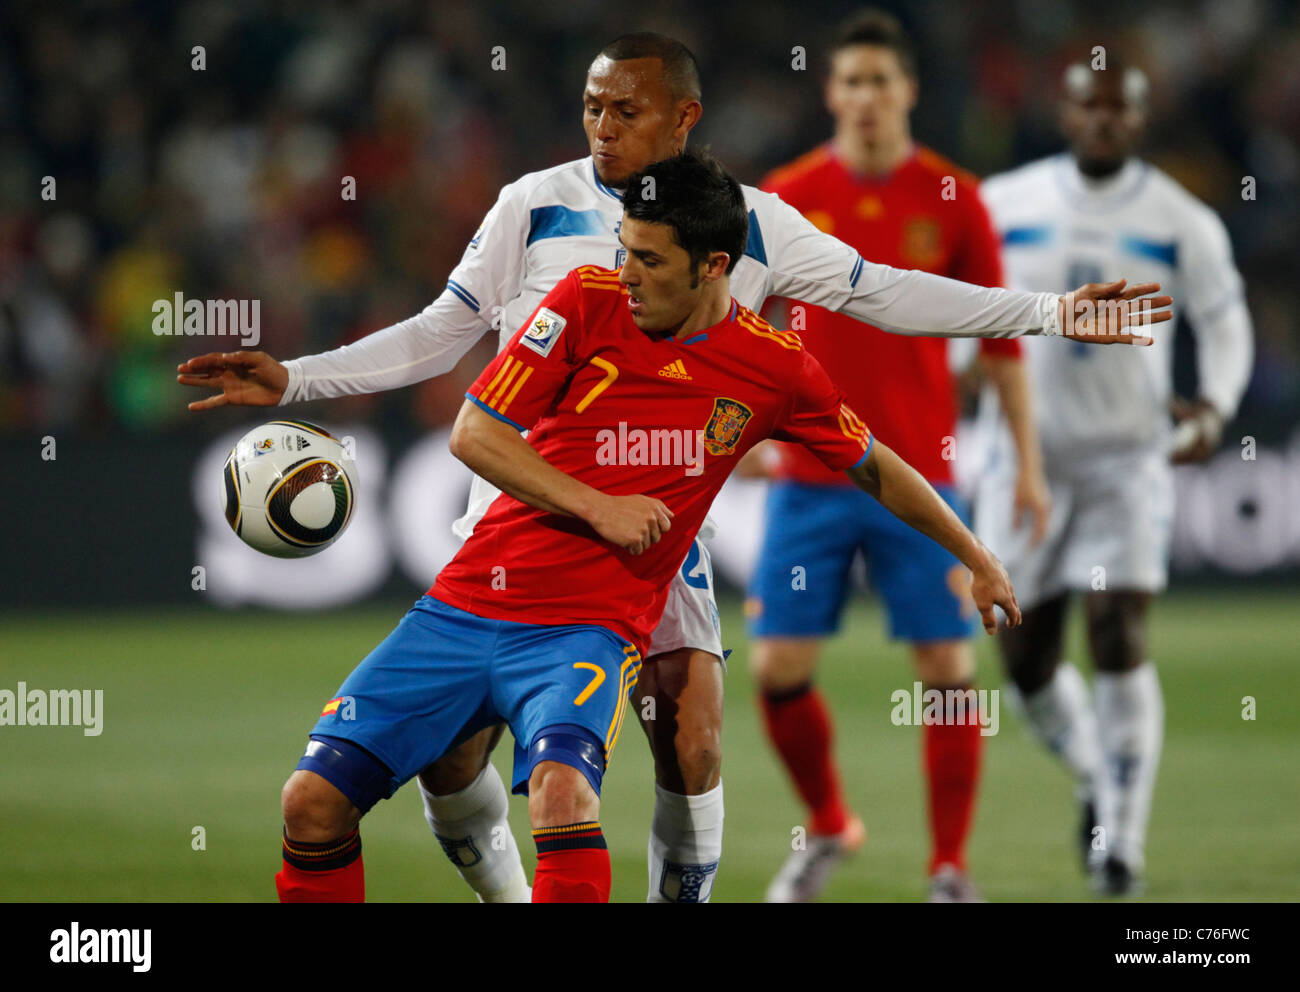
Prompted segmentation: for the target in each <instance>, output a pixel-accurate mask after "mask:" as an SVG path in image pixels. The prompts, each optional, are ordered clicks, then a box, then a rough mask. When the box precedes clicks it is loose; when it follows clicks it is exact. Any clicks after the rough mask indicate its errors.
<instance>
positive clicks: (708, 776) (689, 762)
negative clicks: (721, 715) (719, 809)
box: [656, 724, 722, 796]
mask: <svg viewBox="0 0 1300 992" xmlns="http://www.w3.org/2000/svg"><path fill="white" fill-rule="evenodd" d="M656 757H657V755H656ZM672 759H673V762H674V765H675V771H676V772H677V777H678V779H679V780H680V782H681V784H682V787H683V790H684V793H685V795H688V796H698V795H701V794H702V793H705V792H708V791H709V790H710V789H712V788H714V787H716V786H717V784H718V779H719V778H720V777H721V775H722V728H721V727H719V726H716V725H712V724H707V725H706V724H699V725H696V726H692V727H682V728H680V729H679V730H678V732H677V739H676V740H675V741H674V746H673V754H672Z"/></svg>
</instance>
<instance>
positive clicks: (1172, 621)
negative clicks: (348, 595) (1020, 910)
mask: <svg viewBox="0 0 1300 992" xmlns="http://www.w3.org/2000/svg"><path fill="white" fill-rule="evenodd" d="M406 605H409V604H400V603H399V604H394V605H391V606H385V607H367V608H364V609H354V610H346V611H338V612H333V613H328V614H323V615H285V614H271V613H263V612H256V611H245V612H235V613H224V612H218V611H213V610H201V609H194V610H187V611H168V612H158V611H140V612H121V613H104V614H91V615H86V614H77V615H75V616H73V615H70V614H40V615H37V614H12V613H11V614H9V615H7V616H5V617H4V618H3V620H0V659H2V660H3V664H2V665H0V671H2V672H3V677H0V689H9V690H11V691H12V690H15V689H16V687H17V683H18V682H19V681H25V682H26V683H27V685H28V687H29V688H42V689H54V688H65V689H66V688H92V689H94V688H99V689H103V690H104V703H103V706H104V716H103V721H104V722H103V732H102V734H101V735H100V736H98V737H87V736H85V735H84V734H83V732H82V729H81V728H80V727H14V726H5V727H0V745H2V746H0V853H2V854H3V859H4V863H5V871H4V872H3V873H0V900H2V901H47V900H49V901H74V902H112V901H154V900H158V901H173V900H175V901H195V902H207V901H273V900H274V898H275V887H274V883H273V880H272V876H273V875H274V873H275V872H276V871H277V870H278V868H279V863H280V859H279V849H280V842H279V836H280V813H279V793H280V786H281V784H282V783H283V782H284V780H285V778H286V777H287V776H288V774H289V772H290V771H291V770H292V769H293V767H294V765H295V763H296V762H297V759H298V756H299V755H300V754H301V753H302V748H303V744H304V740H305V735H306V733H307V731H308V729H309V728H310V727H311V726H312V724H313V722H314V721H315V717H316V714H317V713H319V712H320V707H321V705H322V703H323V702H324V701H325V700H327V699H329V698H330V697H331V695H332V694H333V692H334V690H335V689H336V688H337V686H338V685H339V683H340V682H341V681H342V680H343V677H344V676H345V675H346V674H347V673H348V672H349V671H350V670H351V668H352V667H353V666H354V665H355V664H356V663H357V662H358V661H359V660H360V659H361V658H362V657H364V656H365V654H366V653H367V652H368V651H369V650H370V648H372V647H373V646H374V645H375V644H376V643H377V642H378V641H379V640H380V639H381V638H383V637H384V636H385V635H386V634H387V633H388V632H389V631H390V630H391V629H392V627H393V626H394V625H395V624H396V622H397V620H398V619H399V618H400V616H401V614H402V612H403V611H404V609H405V607H406ZM1294 608H1295V598H1294V595H1293V594H1287V593H1286V592H1258V591H1252V592H1235V593H1229V594H1222V593H1220V594H1213V595H1212V594H1207V593H1196V594H1181V595H1180V594H1175V595H1170V596H1167V597H1165V598H1163V599H1161V600H1159V601H1158V602H1157V604H1156V607H1155V610H1154V615H1153V626H1152V636H1151V647H1152V652H1153V657H1154V658H1155V659H1156V660H1157V663H1158V664H1159V666H1160V676H1161V680H1162V682H1163V685H1164V691H1165V698H1166V710H1167V715H1166V727H1167V732H1166V741H1165V750H1164V759H1163V763H1162V765H1161V769H1160V778H1159V782H1158V784H1157V789H1156V796H1155V803H1154V811H1153V814H1152V823H1151V831H1150V841H1149V844H1148V866H1147V873H1148V879H1147V880H1148V891H1147V895H1146V898H1148V899H1152V900H1158V901H1165V900H1207V901H1255V900H1294V899H1295V898H1296V896H1297V891H1296V888H1295V871H1294V869H1295V865H1296V863H1297V847H1298V844H1297V841H1296V833H1295V824H1296V823H1297V821H1300V790H1297V788H1296V775H1295V756H1296V753H1297V743H1300V713H1298V712H1297V709H1296V707H1295V705H1294V690H1295V685H1296V668H1295V665H1296V661H1297V651H1296V647H1295V644H1296V643H1297V642H1296V637H1295V634H1296V629H1295V627H1296V625H1295V621H1294ZM723 630H724V633H725V634H726V635H727V636H726V638H725V642H726V643H727V644H728V646H730V647H734V648H735V649H736V650H735V653H734V654H733V655H732V656H731V661H730V674H729V675H728V676H727V694H728V696H727V709H726V720H725V731H724V735H723V740H724V759H723V781H724V784H725V788H726V801H727V819H726V840H725V848H724V853H723V860H722V866H721V869H720V873H719V876H718V880H717V884H716V886H715V889H714V898H715V901H717V902H726V901H756V900H759V899H761V898H762V894H763V891H764V888H765V886H766V884H767V881H768V879H769V878H770V876H771V874H772V873H773V872H774V871H775V870H776V869H777V867H778V866H779V865H780V863H781V861H782V858H783V857H784V854H785V852H786V851H788V850H789V844H790V838H791V831H792V829H793V828H794V827H795V826H797V825H798V824H799V823H800V822H801V818H802V811H801V809H800V807H799V806H798V804H797V802H796V800H795V798H794V796H793V793H792V791H791V789H790V787H789V786H788V784H787V782H786V780H785V777H784V774H783V772H782V770H781V769H780V768H779V767H778V765H777V764H776V761H775V759H774V757H773V755H772V753H771V751H770V749H769V747H768V745H767V742H766V740H765V739H764V738H763V736H762V734H761V730H760V728H759V725H758V715H757V711H756V708H755V705H754V693H753V689H752V685H751V682H750V679H749V674H748V670H747V664H746V657H745V655H746V645H745V643H744V637H743V630H744V628H743V625H742V623H741V621H740V616H739V604H738V603H736V602H727V603H724V604H723ZM1069 644H1070V647H1069V654H1068V656H1069V657H1070V658H1072V659H1074V660H1076V662H1080V661H1082V660H1083V659H1084V658H1085V652H1084V650H1083V645H1082V636H1081V631H1080V629H1079V625H1078V624H1077V623H1076V624H1075V625H1074V626H1073V627H1072V629H1071V636H1070V642H1069ZM979 654H980V679H981V682H980V684H981V685H983V686H985V687H988V688H992V687H995V686H997V685H998V684H999V683H1000V673H999V670H998V667H997V664H996V658H995V655H994V652H993V650H992V645H991V644H990V643H989V642H988V640H987V639H986V638H984V637H983V635H981V637H980V641H979ZM1085 670H1086V667H1085ZM819 681H820V685H821V686H822V687H823V690H824V691H825V693H826V695H827V697H828V699H829V700H830V702H831V705H832V708H833V712H834V716H835V726H836V734H837V741H836V750H837V754H838V756H839V759H840V763H841V767H842V770H843V775H844V780H845V787H846V790H847V793H848V796H849V798H850V801H851V803H852V804H853V805H854V807H855V808H856V809H857V811H858V812H859V813H860V814H861V815H862V816H863V818H864V819H865V821H866V823H867V828H868V831H869V839H868V842H867V846H866V848H865V849H864V850H863V852H862V853H861V854H860V855H859V856H858V857H857V858H856V859H854V860H852V861H849V862H847V863H846V864H845V865H844V866H843V868H842V869H841V870H840V872H839V873H838V874H837V875H836V876H835V878H834V880H833V881H832V883H831V885H830V886H829V888H828V890H827V892H826V894H825V897H824V898H825V899H827V900H832V901H835V900H839V901H886V902H889V901H908V900H918V899H922V898H924V895H925V882H924V878H923V872H924V868H925V862H926V857H927V852H928V843H929V840H928V831H927V828H926V823H925V813H924V807H923V791H922V789H923V786H922V778H921V764H920V754H919V744H920V737H919V732H918V730H917V728H915V727H896V726H894V725H893V724H891V722H890V720H889V713H890V709H891V704H890V693H892V692H893V691H894V690H896V689H899V688H910V687H911V684H912V681H913V676H912V671H911V666H910V665H909V663H908V660H907V653H906V649H905V647H904V646H903V645H901V644H898V643H890V642H888V641H886V640H885V638H884V635H883V633H882V623H881V617H880V615H879V612H878V610H877V609H876V607H875V606H874V605H873V604H871V603H867V602H862V601H861V600H860V601H859V603H858V605H857V606H856V607H855V609H854V610H853V611H852V612H851V614H850V616H849V618H848V621H847V623H846V627H845V630H844V631H843V633H842V634H841V636H840V637H839V638H837V639H836V640H835V641H834V642H833V643H832V645H831V647H830V650H829V653H828V655H827V657H826V660H825V661H824V663H823V666H822V671H821V676H820V680H819ZM1244 697H1252V698H1253V699H1254V701H1255V719H1253V720H1247V719H1243V708H1244V705H1245V704H1244V703H1243V698H1244ZM1007 704H1008V700H1007V699H1006V698H1005V697H1004V698H1003V699H1002V705H1001V707H1000V729H999V733H998V734H997V735H996V736H993V737H989V738H986V740H985V744H986V746H985V751H984V774H983V780H982V789H981V796H980V802H979V808H978V812H977V816H976V823H975V828H974V835H973V839H972V843H971V848H970V867H971V871H972V874H973V877H974V878H975V880H976V881H977V883H978V884H979V885H980V886H981V888H982V889H983V891H984V893H985V895H986V896H987V897H988V898H989V899H990V900H995V901H996V900H1070V901H1074V900H1087V899H1090V898H1092V897H1091V896H1090V894H1089V892H1088V889H1087V886H1086V884H1085V881H1084V879H1083V877H1082V875H1081V873H1080V871H1079V868H1078V865H1077V857H1076V853H1075V849H1074V844H1073V838H1074V833H1075V826H1076V809H1075V805H1074V802H1073V799H1072V791H1071V784H1070V782H1069V780H1068V778H1067V776H1066V774H1065V772H1064V771H1063V770H1062V769H1061V768H1060V767H1059V766H1058V765H1057V764H1056V762H1055V761H1054V759H1052V758H1051V757H1050V756H1048V755H1047V754H1046V753H1045V752H1044V751H1043V750H1042V749H1041V748H1039V747H1038V745H1037V744H1035V743H1034V742H1033V741H1031V740H1030V739H1029V738H1028V736H1027V735H1026V734H1025V732H1024V729H1023V727H1022V726H1021V724H1020V723H1019V722H1018V720H1017V718H1016V716H1015V714H1014V713H1013V712H1012V709H1011V707H1010V706H1009V705H1007ZM509 754H510V749H509V747H506V746H503V747H501V748H499V749H498V755H497V763H498V767H499V768H500V769H501V771H502V775H503V777H506V778H507V780H508V763H509ZM651 781H652V775H651V764H650V757H649V751H648V748H647V747H646V744H645V739H644V737H643V736H642V735H641V733H640V730H639V728H637V727H633V726H631V725H630V724H629V725H628V726H627V727H626V728H625V732H624V734H623V736H622V739H621V741H620V743H619V746H618V750H617V751H616V753H615V755H614V759H613V763H612V765H611V767H610V770H609V773H608V775H607V777H606V787H605V790H604V803H603V809H602V814H601V820H602V822H603V824H604V827H605V835H606V838H607V839H608V842H609V846H610V853H611V856H612V859H613V868H614V888H613V898H614V899H615V900H617V901H639V900H642V899H644V898H645V892H646V869H645V849H646V837H647V830H648V825H649V821H650V812H651V805H652V799H653V789H652V786H651ZM511 819H512V824H513V827H514V830H515V836H516V837H517V838H518V839H519V841H520V847H521V850H522V851H523V853H524V862H525V867H526V868H527V869H528V870H529V872H530V874H531V871H532V865H533V853H532V843H531V841H530V840H529V834H528V827H527V818H526V808H525V803H524V801H523V800H522V799H518V798H517V799H515V800H513V802H512V817H511ZM195 828H202V831H201V834H200V833H199V832H197V831H196V829H195ZM362 835H363V838H364V842H365V860H366V887H367V890H368V894H369V896H370V898H371V899H373V900H382V901H426V900H436V901H459V902H470V901H473V898H472V895H471V894H470V893H469V890H468V889H467V888H466V887H465V886H464V885H463V883H462V882H461V881H460V879H459V878H458V877H457V876H456V874H455V872H454V871H453V869H452V868H451V866H450V865H449V864H448V863H447V862H446V860H445V858H444V856H443V854H442V852H441V851H440V850H439V848H438V847H437V846H436V845H435V844H434V842H433V840H432V838H431V837H430V836H429V832H428V828H427V827H426V826H425V823H424V819H423V816H422V814H421V807H420V802H419V797H418V793H417V792H416V790H415V788H414V786H411V785H407V786H405V787H403V788H402V790H401V791H399V792H398V793H397V795H396V796H394V797H393V798H392V799H391V800H389V801H387V802H383V803H380V804H379V806H378V807H377V808H376V809H375V810H374V811H373V812H372V813H371V814H370V816H368V817H367V818H366V821H365V823H364V825H363V828H362ZM200 836H201V839H202V841H203V849H202V850H198V849H196V848H197V847H198V846H199V844H198V841H199V838H200Z"/></svg>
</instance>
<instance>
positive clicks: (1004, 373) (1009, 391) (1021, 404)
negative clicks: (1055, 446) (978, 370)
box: [984, 356, 1043, 472]
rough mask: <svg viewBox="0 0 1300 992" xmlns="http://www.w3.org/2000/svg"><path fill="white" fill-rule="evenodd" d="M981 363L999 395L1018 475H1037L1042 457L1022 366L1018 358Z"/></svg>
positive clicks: (986, 359) (990, 358)
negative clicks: (1029, 472)
mask: <svg viewBox="0 0 1300 992" xmlns="http://www.w3.org/2000/svg"><path fill="white" fill-rule="evenodd" d="M984 363H985V368H986V369H987V370H988V376H989V378H990V379H991V380H992V381H993V385H994V387H995V388H996V389H997V391H998V402H999V403H1000V405H1001V406H1002V413H1003V414H1004V415H1005V417H1006V420H1007V426H1008V427H1009V428H1010V430H1011V437H1012V440H1013V441H1014V442H1015V446H1016V457H1017V459H1018V464H1019V466H1020V471H1021V472H1027V471H1040V470H1041V469H1042V462H1043V453H1042V447H1041V446H1040V445H1039V442H1038V423H1037V422H1036V421H1035V420H1034V415H1033V404H1032V402H1031V400H1030V396H1029V376H1028V375H1026V373H1025V363H1024V362H1022V361H1021V360H1020V359H1018V358H1002V357H996V358H994V357H988V356H986V357H985V358H984Z"/></svg>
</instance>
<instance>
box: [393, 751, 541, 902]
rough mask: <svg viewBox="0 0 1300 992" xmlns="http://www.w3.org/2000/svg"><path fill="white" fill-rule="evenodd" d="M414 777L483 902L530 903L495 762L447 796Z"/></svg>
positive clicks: (441, 836)
mask: <svg viewBox="0 0 1300 992" xmlns="http://www.w3.org/2000/svg"><path fill="white" fill-rule="evenodd" d="M416 781H417V782H419V785H420V795H421V797H422V798H423V799H424V818H425V820H427V821H428V824H429V828H430V829H431V830H432V831H433V835H434V837H435V838H436V839H437V841H438V843H439V844H441V845H442V849H443V851H445V852H446V854H447V857H448V858H449V859H450V860H451V863H452V864H453V865H455V866H456V870H457V871H458V872H460V877H461V878H463V879H464V880H465V881H466V882H468V883H469V886H470V888H472V889H473V890H474V891H475V892H476V893H478V900H479V902H530V901H531V900H532V890H531V889H530V888H529V887H528V877H527V876H526V875H525V874H524V866H523V862H522V861H520V860H519V846H518V845H517V844H516V843H515V837H514V834H512V833H511V832H510V822H509V820H507V818H506V817H507V815H508V813H509V811H510V797H509V796H508V795H507V794H506V787H505V785H504V784H503V783H502V782H501V776H500V775H498V774H497V770H496V768H495V767H493V765H492V764H491V762H489V763H488V766H487V767H486V768H484V769H483V771H481V772H480V773H479V776H478V778H476V779H474V781H473V782H471V783H470V784H469V785H467V786H466V787H465V788H463V789H461V790H460V792H453V793H451V794H450V795H447V796H435V795H433V794H432V793H430V792H429V791H428V790H427V789H426V788H425V787H424V783H423V782H420V780H419V778H417V779H416Z"/></svg>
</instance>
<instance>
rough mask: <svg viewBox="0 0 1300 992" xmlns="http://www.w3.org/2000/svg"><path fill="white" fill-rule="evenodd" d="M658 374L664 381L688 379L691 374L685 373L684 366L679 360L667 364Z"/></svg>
mask: <svg viewBox="0 0 1300 992" xmlns="http://www.w3.org/2000/svg"><path fill="white" fill-rule="evenodd" d="M659 374H660V375H661V376H663V377H664V378H665V379H690V377H691V374H690V373H689V372H687V371H686V366H685V365H684V364H683V363H682V360H681V359H680V358H679V359H677V361H675V362H669V363H668V364H667V365H665V366H664V367H663V368H661V369H660V370H659Z"/></svg>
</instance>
